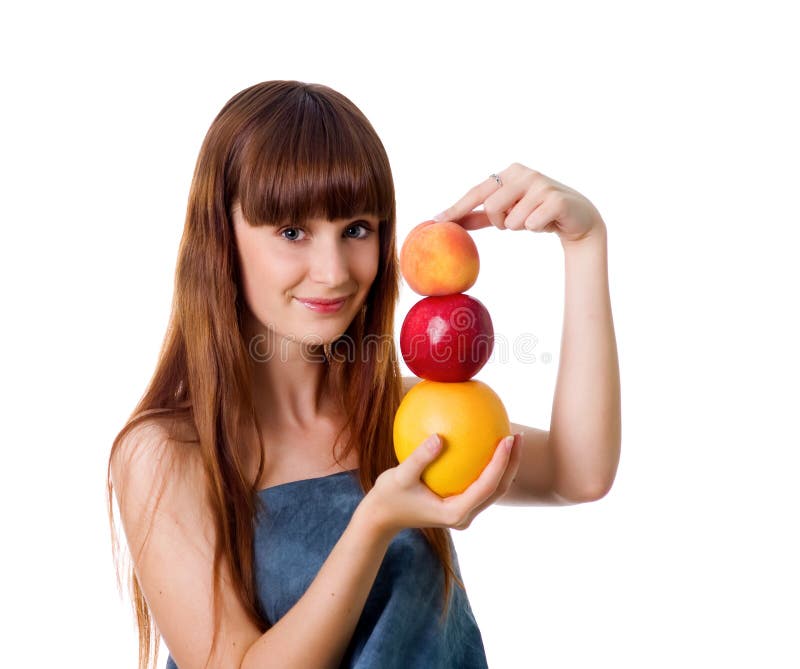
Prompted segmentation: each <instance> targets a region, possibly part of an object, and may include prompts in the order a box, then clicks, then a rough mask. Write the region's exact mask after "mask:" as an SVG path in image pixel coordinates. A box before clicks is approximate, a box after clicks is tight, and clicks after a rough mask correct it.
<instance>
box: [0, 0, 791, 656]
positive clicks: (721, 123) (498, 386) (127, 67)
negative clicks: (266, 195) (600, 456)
mask: <svg viewBox="0 0 800 669" xmlns="http://www.w3.org/2000/svg"><path fill="white" fill-rule="evenodd" d="M791 4H792V3H788V2H787V3H776V2H759V3H739V2H714V3H711V2H670V3H665V4H663V5H660V4H659V5H657V4H655V3H636V2H628V3H621V2H604V3H591V2H547V3H536V2H524V3H523V2H519V3H513V2H502V1H494V2H486V1H485V2H463V1H461V2H440V3H435V2H425V3H417V2H404V3H402V4H401V3H397V4H396V5H393V6H392V7H391V8H387V7H386V6H385V5H383V4H382V3H348V2H335V3H325V4H322V3H319V4H314V3H297V4H295V3H289V2H281V3H267V2H261V3H227V4H225V5H223V4H222V3H220V4H219V5H216V6H204V5H199V4H197V3H191V4H189V3H186V4H181V5H178V4H169V3H164V4H158V5H157V4H156V3H128V4H127V5H124V6H123V5H122V4H120V3H97V4H89V3H85V2H84V3H80V2H79V3H52V2H51V3H27V4H26V5H25V9H14V10H8V9H4V10H3V16H2V17H1V18H0V26H2V27H0V33H1V34H0V56H2V63H3V82H4V83H3V87H4V89H5V90H4V95H3V97H4V102H3V103H2V107H0V114H2V124H0V141H1V142H2V148H1V149H0V155H1V156H2V157H0V165H1V167H0V169H2V173H1V174H0V177H1V178H2V193H3V199H2V219H3V242H2V243H1V244H0V253H1V254H2V257H0V272H2V277H1V278H2V281H1V282H0V285H1V286H2V305H3V309H2V311H3V323H4V326H3V328H2V334H0V336H2V356H3V361H2V379H3V382H2V410H3V427H4V430H3V432H4V434H3V446H4V448H3V453H4V456H5V460H4V465H3V466H2V467H1V468H0V476H2V481H0V484H1V485H0V494H2V513H3V517H2V523H3V528H4V533H3V534H4V537H3V545H4V548H3V550H2V553H1V555H2V557H1V558H0V559H2V570H1V571H0V573H1V574H2V576H1V578H2V582H0V589H1V591H2V600H3V603H2V615H3V618H4V620H3V630H4V636H5V637H6V639H7V641H6V643H5V644H4V648H3V655H4V658H3V662H2V663H3V664H4V665H5V666H37V667H53V666H76V667H77V666H80V667H134V666H135V661H136V648H137V644H136V634H135V628H134V626H133V614H132V611H131V609H130V604H129V601H128V600H127V598H126V599H122V598H120V596H119V595H118V594H117V591H116V587H115V583H114V569H113V564H112V561H111V552H110V543H109V530H108V525H107V519H106V515H105V514H106V512H105V506H104V484H105V473H106V465H107V457H108V452H109V448H110V445H111V441H112V439H113V437H114V436H115V435H116V433H117V431H118V430H119V429H120V428H121V426H122V424H123V422H124V420H125V418H126V417H127V415H128V414H129V412H130V411H131V409H132V408H133V406H134V404H135V403H136V402H137V400H138V399H139V397H140V395H141V393H142V392H143V390H144V388H145V384H146V383H147V381H148V380H149V378H150V374H151V373H152V370H153V367H154V364H155V362H156V355H157V353H158V349H159V347H160V344H161V341H162V337H163V335H164V329H165V326H166V323H167V317H168V310H169V306H170V301H171V298H172V287H173V273H174V269H175V260H176V257H177V249H178V241H179V238H180V234H181V231H182V226H183V217H184V213H185V206H186V199H187V195H188V188H189V182H190V178H191V174H192V170H193V167H194V161H195V159H196V157H197V151H198V149H199V147H200V143H201V141H202V139H203V136H204V134H205V132H206V130H207V128H208V125H209V124H210V123H211V121H212V119H213V117H214V116H215V115H216V113H217V111H218V110H219V108H220V107H221V106H222V105H223V104H224V103H225V102H226V101H227V100H228V98H230V97H231V96H232V95H233V94H234V93H236V92H237V91H239V90H240V89H242V88H244V87H246V86H249V85H251V84H253V83H256V82H259V81H263V80H266V79H299V80H304V81H310V82H318V83H324V84H327V85H329V86H331V87H333V88H335V89H337V90H339V91H341V92H342V93H344V94H345V95H346V96H348V97H349V98H350V99H351V100H352V101H353V102H354V103H355V104H356V105H358V106H359V107H360V108H361V109H362V110H363V111H364V113H365V114H366V115H367V117H368V118H369V119H370V120H371V122H372V123H373V125H374V127H375V128H376V130H377V131H378V133H379V135H380V137H381V138H382V140H383V142H384V144H385V146H386V149H387V152H388V154H389V157H390V160H391V164H392V169H393V173H394V177H395V182H396V187H397V200H398V217H399V219H398V222H399V237H400V241H402V240H403V239H404V238H405V235H406V234H407V232H408V231H409V230H410V229H411V228H412V227H413V226H414V225H416V224H417V223H418V222H420V221H422V220H424V219H426V218H429V217H430V216H432V215H433V214H435V213H437V212H439V211H441V210H442V209H444V208H445V207H447V206H449V205H451V204H453V203H454V202H455V201H456V200H457V199H458V198H460V197H461V196H462V195H463V194H464V193H465V192H466V191H467V190H468V189H469V188H470V187H471V186H473V185H474V184H476V183H478V182H480V181H482V180H483V179H485V178H486V176H487V175H488V174H489V173H490V172H495V171H499V170H502V169H504V168H505V167H507V166H508V165H509V164H510V163H512V162H515V161H516V162H521V163H523V164H525V165H527V166H529V167H532V168H534V169H537V170H539V171H541V172H543V173H545V174H547V175H549V176H551V177H553V178H554V179H557V180H559V181H561V182H563V183H566V184H568V185H570V186H571V187H573V188H575V189H577V190H579V191H580V192H582V193H584V194H585V195H586V196H587V197H588V198H589V199H590V200H592V202H594V203H595V205H596V206H597V207H598V209H599V210H600V212H601V213H602V215H603V217H604V219H605V221H606V224H607V227H608V231H609V241H608V245H609V271H610V288H611V299H612V306H613V315H614V323H615V327H616V335H617V343H618V349H619V356H620V366H621V378H622V401H623V408H622V414H623V444H622V448H623V453H622V460H621V463H620V466H619V471H618V475H617V480H616V482H615V485H614V487H613V489H612V491H611V492H610V493H609V494H608V495H607V496H606V497H605V498H603V499H602V500H600V501H598V502H595V503H592V504H584V505H578V506H572V507H559V508H546V507H528V508H516V507H493V508H491V509H489V510H487V511H486V512H485V513H484V514H482V515H481V516H480V517H479V518H478V519H477V520H476V521H475V522H474V523H473V525H472V526H471V527H470V528H469V529H468V530H466V531H463V532H456V531H454V533H453V534H454V538H455V541H456V546H457V549H458V554H459V559H460V563H461V567H462V572H463V575H464V579H465V583H466V585H467V588H468V593H469V595H470V599H471V603H472V606H473V610H474V612H475V615H476V618H477V620H478V623H479V625H480V628H481V630H482V633H483V637H484V641H485V645H486V650H487V654H488V658H489V664H490V666H491V667H499V668H501V669H503V668H506V667H509V668H512V667H550V668H559V669H560V668H567V667H570V668H571V667H675V666H682V667H709V666H733V665H736V666H752V667H754V666H761V667H790V666H791V667H796V666H798V664H800V649H798V644H797V636H796V634H797V630H798V627H800V614H799V613H798V601H800V580H799V579H798V568H797V565H798V564H800V551H798V548H797V545H796V539H797V526H798V522H797V516H798V509H800V504H798V502H799V501H800V500H799V499H798V497H800V494H799V493H798V485H797V478H798V465H800V457H798V446H799V445H800V442H799V440H798V437H797V431H796V430H797V428H796V421H795V418H793V417H792V416H796V415H797V412H796V406H797V404H798V399H800V398H799V397H798V396H799V395H800V393H798V383H797V379H798V374H800V365H799V364H798V353H797V350H798V344H797V341H798V335H800V332H798V327H797V319H796V317H797V303H798V299H797V289H798V285H800V281H798V279H799V278H800V277H798V269H797V261H796V255H797V243H798V241H800V236H799V235H798V223H800V220H798V219H799V217H798V210H797V201H798V200H797V194H798V177H800V168H799V167H798V154H800V132H799V131H798V118H800V104H799V103H798V66H797V63H798V62H800V46H798V44H799V43H798V40H797V34H798V23H797V21H796V20H792V19H791V14H790V10H789V8H790V6H791ZM473 234H474V235H475V240H476V242H477V244H478V248H479V250H480V253H481V261H482V268H481V274H480V278H479V280H478V283H477V284H476V285H475V286H474V287H473V289H471V290H470V294H472V295H474V296H476V297H478V298H479V299H480V300H482V301H483V302H484V303H485V304H486V305H487V307H488V308H489V310H490V312H491V314H492V317H493V319H494V323H495V328H496V331H497V332H498V333H503V334H504V335H505V336H506V337H507V338H509V339H513V338H514V337H515V336H518V335H521V334H522V333H533V334H534V335H535V336H536V337H537V340H538V344H537V349H536V352H537V353H539V354H543V353H549V354H550V355H551V356H552V362H550V363H549V364H546V363H544V362H542V358H541V357H537V361H536V362H535V363H522V362H519V361H515V360H514V359H513V358H510V359H507V360H505V361H499V360H492V361H491V362H490V363H489V364H488V365H487V366H486V367H485V368H484V369H483V370H482V371H481V373H480V374H479V376H478V378H480V379H482V380H484V381H485V382H487V383H489V384H490V385H491V386H492V387H493V388H494V389H495V390H496V391H497V392H498V394H499V395H500V396H501V397H502V398H503V400H504V402H505V403H506V406H507V408H508V409H509V413H510V415H511V418H512V420H514V421H516V422H521V423H525V424H528V425H533V426H537V427H542V428H545V429H546V428H548V427H549V420H550V410H551V402H552V397H553V391H554V388H555V379H556V373H557V365H558V362H559V347H560V336H561V326H562V320H561V319H562V316H563V297H564V264H563V252H562V250H561V246H560V244H559V243H558V240H557V239H556V238H555V236H554V235H552V234H535V233H531V232H527V231H521V232H511V231H498V230H495V229H493V228H492V229H486V230H481V231H478V232H476V233H473ZM417 299H419V297H418V296H416V295H415V294H413V293H411V292H410V291H409V289H408V288H407V287H406V286H403V297H402V302H401V304H400V308H399V310H398V314H399V316H398V329H399V324H400V323H401V322H402V316H403V315H404V314H405V313H406V311H407V310H408V309H409V308H410V306H411V305H412V304H413V303H414V302H416V300H417ZM575 419H576V420H580V417H579V416H576V417H575ZM166 652H167V651H166V649H165V648H164V647H163V646H162V654H161V656H160V661H159V666H162V667H163V663H164V662H165V660H166ZM9 656H10V657H9Z"/></svg>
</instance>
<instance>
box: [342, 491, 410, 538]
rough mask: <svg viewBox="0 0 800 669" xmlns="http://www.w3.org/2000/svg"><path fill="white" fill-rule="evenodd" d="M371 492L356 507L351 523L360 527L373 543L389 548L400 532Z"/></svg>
mask: <svg viewBox="0 0 800 669" xmlns="http://www.w3.org/2000/svg"><path fill="white" fill-rule="evenodd" d="M371 492H372V491H370V492H368V493H367V494H366V495H365V496H364V498H363V499H362V500H361V502H360V503H359V505H358V506H357V507H356V510H355V512H354V513H353V519H352V521H351V522H352V523H353V524H354V525H356V526H358V527H359V528H360V530H361V531H362V532H363V533H364V534H366V535H367V536H368V537H369V538H370V540H371V541H374V542H376V543H380V544H386V545H387V546H388V545H389V544H390V543H391V541H392V539H394V536H395V535H396V534H397V533H398V532H399V528H395V527H393V526H392V524H391V522H389V519H388V518H387V515H386V514H385V513H384V512H383V510H382V509H381V507H380V505H379V504H378V503H377V501H376V499H375V496H374V495H372V494H371Z"/></svg>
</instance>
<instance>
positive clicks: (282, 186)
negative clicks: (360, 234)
mask: <svg viewBox="0 0 800 669" xmlns="http://www.w3.org/2000/svg"><path fill="white" fill-rule="evenodd" d="M337 102H339V101H338V100H337V99H336V97H335V96H334V99H333V100H331V99H330V93H329V94H328V97H327V98H326V97H323V96H320V95H317V94H315V91H314V90H313V85H311V86H310V87H306V88H304V89H303V88H301V89H297V90H296V91H293V93H292V94H291V96H290V99H289V100H284V104H283V105H282V106H281V109H280V110H276V109H274V108H273V109H264V111H263V115H260V116H261V117H260V118H257V119H254V122H252V123H250V127H249V128H247V129H245V131H244V132H243V135H242V138H241V141H240V142H238V146H237V147H236V148H235V149H234V153H233V155H232V156H231V158H232V159H231V160H230V161H229V162H228V166H227V167H228V170H226V171H227V172H228V174H227V181H228V186H229V195H230V198H229V199H228V206H230V205H231V204H233V202H234V201H238V202H239V203H240V204H241V207H242V214H243V215H244V218H245V219H246V220H247V221H248V222H249V223H250V224H251V225H301V224H302V223H303V222H304V221H306V220H308V219H310V218H326V219H328V220H336V219H344V218H354V217H356V216H359V215H365V214H369V215H374V216H377V217H378V218H379V219H380V221H381V223H383V222H384V221H385V220H386V219H387V218H389V217H390V216H391V214H392V210H393V205H394V202H393V198H394V189H393V186H392V176H391V170H390V167H389V164H388V162H387V161H386V158H385V151H384V150H383V147H381V146H375V137H376V135H375V132H374V130H372V127H371V125H370V124H369V121H368V120H367V119H366V118H365V117H364V116H363V115H362V116H358V115H359V114H360V112H359V111H358V110H357V109H354V108H353V106H352V103H350V102H349V101H348V100H347V99H346V98H344V99H342V100H341V102H340V103H339V104H337ZM337 106H338V109H337V108H336V107H337ZM276 112H277V113H276ZM364 126H367V128H368V129H369V131H367V128H365V127H364Z"/></svg>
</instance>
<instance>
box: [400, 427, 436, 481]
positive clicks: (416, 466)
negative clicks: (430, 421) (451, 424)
mask: <svg viewBox="0 0 800 669" xmlns="http://www.w3.org/2000/svg"><path fill="white" fill-rule="evenodd" d="M441 450H442V438H441V437H440V436H439V435H438V434H432V435H430V436H428V438H427V439H425V441H423V442H422V443H421V444H420V445H419V446H417V447H416V448H415V449H414V450H413V451H411V455H409V456H408V457H407V458H406V459H405V460H403V462H401V463H400V470H399V471H401V472H402V473H403V482H404V483H407V484H411V483H415V482H417V481H419V479H420V477H421V476H422V472H423V471H425V467H427V466H428V465H429V464H430V463H431V462H433V461H434V460H435V459H436V458H437V457H438V456H439V453H440V452H441Z"/></svg>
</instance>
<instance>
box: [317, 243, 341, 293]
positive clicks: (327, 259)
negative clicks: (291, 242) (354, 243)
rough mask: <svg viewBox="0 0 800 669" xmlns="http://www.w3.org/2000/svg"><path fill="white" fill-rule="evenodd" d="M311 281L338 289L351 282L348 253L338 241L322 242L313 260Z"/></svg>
mask: <svg viewBox="0 0 800 669" xmlns="http://www.w3.org/2000/svg"><path fill="white" fill-rule="evenodd" d="M309 275H310V277H311V279H312V280H313V281H315V282H317V283H320V284H323V285H326V286H329V287H330V288H337V287H341V286H343V285H345V284H346V283H347V282H348V281H349V280H350V267H349V260H348V256H347V251H346V250H345V249H344V248H342V245H341V244H340V243H338V240H327V241H322V242H320V243H319V244H318V246H317V248H316V249H315V252H314V254H313V255H312V258H311V269H310V271H309Z"/></svg>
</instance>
